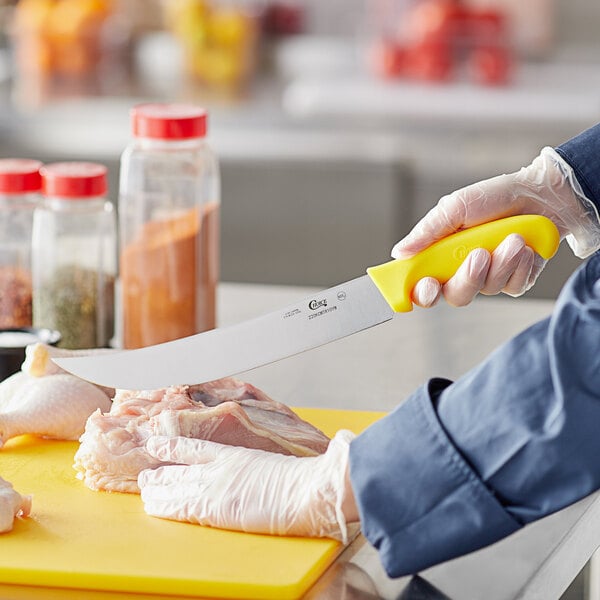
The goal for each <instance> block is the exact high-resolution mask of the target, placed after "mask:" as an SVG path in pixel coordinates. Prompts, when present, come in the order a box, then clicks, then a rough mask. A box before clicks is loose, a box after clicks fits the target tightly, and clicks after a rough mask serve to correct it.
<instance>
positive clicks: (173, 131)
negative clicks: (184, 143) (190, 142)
mask: <svg viewBox="0 0 600 600" xmlns="http://www.w3.org/2000/svg"><path fill="white" fill-rule="evenodd" d="M131 127H132V130H133V135H134V136H135V137H145V138H154V139H160V140H185V139H189V138H199V137H204V136H205V135H206V111H205V110H204V109H203V108H200V107H198V106H193V105H191V104H138V105H137V106H134V107H133V108H132V109H131Z"/></svg>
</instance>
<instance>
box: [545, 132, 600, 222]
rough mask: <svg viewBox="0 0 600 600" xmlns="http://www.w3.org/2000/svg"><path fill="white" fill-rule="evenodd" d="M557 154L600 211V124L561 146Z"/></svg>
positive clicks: (557, 149)
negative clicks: (568, 166)
mask: <svg viewBox="0 0 600 600" xmlns="http://www.w3.org/2000/svg"><path fill="white" fill-rule="evenodd" d="M556 152H558V154H560V156H562V158H564V159H565V160H566V161H567V162H568V163H569V164H570V165H571V167H572V168H573V171H574V172H575V176H576V177H577V181H579V184H580V185H581V188H582V189H583V193H584V194H585V195H586V197H587V198H588V199H589V200H591V201H592V202H593V203H594V204H595V205H596V207H597V208H598V209H599V210H600V124H599V125H595V126H594V127H591V128H590V129H586V130H585V131H584V132H583V133H580V134H579V135H578V136H576V137H574V138H573V139H571V140H569V141H568V142H565V143H564V144H561V145H560V146H558V148H556Z"/></svg>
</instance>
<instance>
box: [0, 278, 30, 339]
mask: <svg viewBox="0 0 600 600" xmlns="http://www.w3.org/2000/svg"><path fill="white" fill-rule="evenodd" d="M30 325H31V273H30V272H29V271H26V270H25V269H21V268H19V267H14V266H4V267H0V327H2V328H5V327H29V326H30Z"/></svg>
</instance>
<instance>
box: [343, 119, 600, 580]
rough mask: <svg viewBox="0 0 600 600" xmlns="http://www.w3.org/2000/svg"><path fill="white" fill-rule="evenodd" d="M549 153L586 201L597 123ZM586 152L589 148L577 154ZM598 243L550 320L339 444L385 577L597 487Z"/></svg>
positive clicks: (490, 537)
mask: <svg viewBox="0 0 600 600" xmlns="http://www.w3.org/2000/svg"><path fill="white" fill-rule="evenodd" d="M579 137H580V138H581V140H580V144H578V142H577V138H575V140H572V141H570V142H567V143H566V144H564V145H563V146H562V147H560V149H557V151H560V153H561V155H562V156H563V158H565V160H567V161H568V162H569V163H570V164H571V165H572V166H573V168H574V169H575V170H576V172H577V174H578V177H579V176H581V177H585V184H584V182H583V181H580V183H581V185H582V187H584V191H585V192H586V194H587V195H588V197H589V198H590V199H591V200H592V201H594V202H595V203H596V205H598V201H599V199H600V167H596V170H595V171H594V170H593V169H592V170H590V169H588V167H587V166H586V163H585V161H586V153H587V152H592V153H593V154H594V158H593V161H594V162H597V161H598V158H597V157H600V128H598V127H596V128H593V129H592V130H589V131H588V132H584V133H583V134H581V136H579ZM588 158H589V156H588ZM599 281H600V253H597V254H595V255H594V256H592V257H591V258H590V259H589V260H588V261H587V262H586V263H584V264H583V265H582V266H581V267H580V268H579V269H578V270H577V271H576V272H575V273H574V274H573V275H572V276H571V278H570V279H569V281H568V282H567V284H566V285H565V287H564V289H563V290H562V292H561V294H560V296H559V298H558V301H557V303H556V306H555V309H554V311H553V314H552V316H551V317H550V318H548V319H545V320H543V321H540V322H539V323H537V324H535V325H533V326H532V327H530V328H528V329H527V330H525V331H524V332H522V333H521V334H520V335H518V336H516V337H515V338H513V339H512V340H510V341H509V342H508V343H506V344H504V345H503V346H501V347H500V348H498V349H497V350H496V351H495V352H494V353H493V354H491V355H490V356H489V357H488V359H487V360H485V361H484V362H483V363H482V364H480V365H479V366H477V367H476V368H474V369H473V370H471V371H470V372H469V373H467V374H466V375H464V376H463V377H462V378H460V379H459V380H457V381H456V382H454V383H453V382H450V381H448V380H444V379H432V380H431V381H429V382H428V383H427V384H426V385H424V386H423V387H422V388H420V389H418V390H417V391H416V392H414V393H413V394H412V395H411V396H410V397H409V398H408V399H406V400H405V401H404V402H403V403H402V404H400V406H399V407H398V408H397V409H396V410H395V411H394V412H392V413H391V414H389V415H388V416H386V417H385V418H383V419H381V420H380V421H379V422H377V423H375V424H374V425H372V426H371V427H370V428H368V429H367V430H366V431H365V432H364V433H362V434H361V435H360V436H358V437H357V438H356V440H354V442H353V443H352V444H351V446H350V478H351V482H352V487H353V490H354V494H355V497H356V501H357V505H358V510H359V514H360V518H361V523H362V529H363V533H364V534H365V536H366V537H367V538H368V540H369V541H370V543H371V544H373V545H374V546H375V547H376V548H377V549H378V550H379V554H380V558H381V561H382V564H383V566H384V568H385V569H386V571H387V573H388V574H389V575H390V576H392V577H398V576H401V575H407V574H411V573H416V572H418V571H420V570H422V569H425V568H427V567H429V566H432V565H434V564H437V563H439V562H442V561H445V560H448V559H451V558H454V557H456V556H460V555H462V554H465V553H467V552H471V551H473V550H476V549H478V548H481V547H483V546H486V545H488V544H491V543H492V542H494V541H497V540H499V539H501V538H503V537H505V536H507V535H509V534H511V533H512V532H514V531H516V530H517V529H519V528H520V527H522V526H523V525H525V524H527V523H529V522H531V521H534V520H536V519H539V518H541V517H543V516H546V515H548V514H550V513H552V512H555V511H557V510H559V509H561V508H563V507H565V506H567V505H569V504H571V503H573V502H575V501H576V500H579V499H581V498H583V497H584V496H586V495H588V494H589V493H591V492H593V491H594V490H596V489H598V488H600V458H599V457H600V434H599V432H600V283H598V284H597V283H596V282H599Z"/></svg>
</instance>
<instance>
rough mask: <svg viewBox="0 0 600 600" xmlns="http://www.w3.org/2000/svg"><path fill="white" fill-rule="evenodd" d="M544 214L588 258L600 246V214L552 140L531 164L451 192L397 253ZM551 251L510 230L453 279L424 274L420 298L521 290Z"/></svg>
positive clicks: (422, 302) (462, 300)
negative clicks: (519, 217) (508, 219)
mask: <svg viewBox="0 0 600 600" xmlns="http://www.w3.org/2000/svg"><path fill="white" fill-rule="evenodd" d="M521 214H538V215H543V216H545V217H548V218H549V219H551V220H552V221H553V222H554V224H555V225H556V226H557V228H558V230H559V233H560V236H561V239H562V238H564V237H565V236H566V237H567V241H568V243H569V245H570V246H571V247H572V249H573V251H574V252H575V254H576V255H577V256H579V257H581V258H584V257H586V256H588V255H589V254H591V253H592V252H594V251H595V250H596V249H598V248H599V247H600V221H599V219H598V214H597V211H596V208H595V206H594V204H593V203H592V202H591V201H590V200H589V199H587V198H586V197H585V195H584V193H583V191H582V190H581V186H580V185H579V183H578V182H577V180H576V178H575V176H574V173H573V170H572V169H571V167H570V165H569V164H568V163H566V162H565V161H564V160H563V159H562V158H561V156H560V155H559V154H558V153H557V152H556V151H555V150H554V149H552V148H544V149H543V150H542V152H541V153H540V155H539V156H538V157H537V158H536V159H535V160H534V161H533V162H532V163H531V164H530V165H529V166H528V167H523V168H522V169H521V170H520V171H518V172H516V173H511V174H509V175H500V176H498V177H493V178H492V179H487V180H485V181H481V182H479V183H475V184H473V185H469V186H467V187H465V188H462V189H460V190H458V191H456V192H453V193H452V194H450V195H448V196H444V197H443V198H442V199H441V200H440V201H439V202H438V204H437V205H436V206H435V207H433V208H432V209H431V210H430V211H429V212H428V213H427V214H426V215H425V217H423V219H421V220H420V221H419V222H418V223H417V225H416V226H415V227H414V228H413V230H412V231H411V232H410V233H409V234H408V235H407V236H406V237H405V238H404V239H403V240H401V241H400V242H398V244H396V245H395V246H394V248H393V250H392V257H393V258H408V257H409V256H412V255H413V254H416V253H418V252H420V251H421V250H424V249H425V248H427V247H428V246H430V245H431V244H432V243H433V242H436V241H437V240H440V239H442V238H444V237H446V236H447V235H450V234H451V233H454V232H456V231H459V230H461V229H466V228H468V227H472V226H474V225H479V224H480V223H486V222H488V221H493V220H495V219H499V218H502V217H508V216H512V215H521ZM545 262H546V261H544V259H542V258H541V257H540V256H539V255H537V254H535V253H534V251H533V250H532V249H531V248H529V247H528V246H526V245H525V241H524V240H523V238H522V237H521V236H519V235H510V236H508V237H507V238H506V239H505V240H504V241H503V242H502V243H501V244H500V245H499V246H498V247H497V248H496V250H495V251H494V252H493V253H492V254H490V253H489V252H487V251H486V250H483V249H477V250H474V251H473V252H471V253H470V254H469V256H468V257H467V258H466V260H465V261H464V263H463V264H462V265H461V267H460V268H459V269H458V271H457V272H456V274H455V275H454V277H452V278H451V279H450V280H449V281H448V282H447V283H446V284H445V285H443V286H441V285H440V283H439V282H438V281H437V280H435V279H432V278H425V279H422V280H421V281H419V282H418V283H417V285H416V286H415V289H414V290H413V301H414V302H415V303H416V304H417V305H419V306H424V307H427V306H433V305H434V304H435V303H436V302H437V301H438V299H439V298H440V296H441V295H442V294H443V295H444V297H445V298H446V301H447V302H448V303H449V304H452V305H454V306H464V305H466V304H469V303H470V302H471V300H473V298H474V297H475V296H476V295H477V293H478V292H481V293H482V294H487V295H492V294H498V293H500V292H504V293H506V294H508V295H510V296H520V295H521V294H523V293H524V292H526V291H527V290H528V289H529V288H530V287H531V286H532V285H533V284H534V283H535V281H536V279H537V277H538V276H539V274H540V273H541V271H542V269H543V268H544V265H545Z"/></svg>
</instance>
